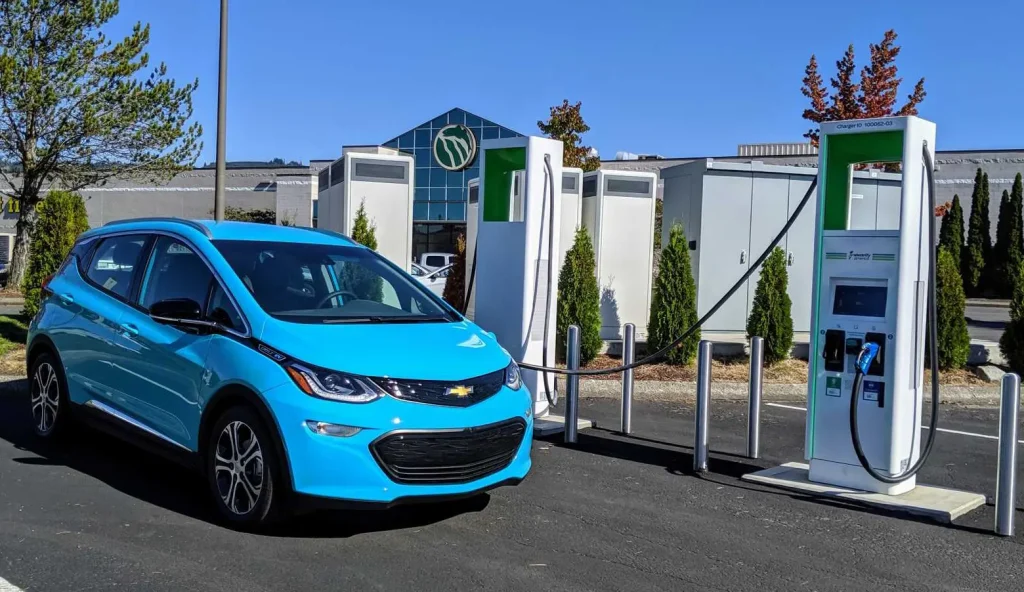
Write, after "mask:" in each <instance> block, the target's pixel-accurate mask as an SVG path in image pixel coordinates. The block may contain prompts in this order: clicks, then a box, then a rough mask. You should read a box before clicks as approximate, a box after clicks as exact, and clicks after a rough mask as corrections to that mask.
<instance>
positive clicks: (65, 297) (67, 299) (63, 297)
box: [57, 294, 75, 304]
mask: <svg viewBox="0 0 1024 592" xmlns="http://www.w3.org/2000/svg"><path fill="white" fill-rule="evenodd" d="M57 298H60V301H61V302H63V303H64V304H73V303H74V302H75V297H74V296H72V295H71V294H59V295H57Z"/></svg>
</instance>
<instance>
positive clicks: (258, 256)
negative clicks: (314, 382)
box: [213, 240, 455, 323]
mask: <svg viewBox="0 0 1024 592" xmlns="http://www.w3.org/2000/svg"><path fill="white" fill-rule="evenodd" d="M213 244H214V246H215V247H216V248H217V249H218V250H219V251H220V252H221V254H222V255H223V256H224V258H225V259H227V261H228V264H229V265H231V268H232V269H234V271H235V273H237V274H238V277H239V278H240V279H241V280H242V282H243V283H244V284H245V285H246V287H247V288H248V289H249V291H250V292H251V293H252V295H253V297H255V299H256V302H258V303H259V305H260V306H261V307H262V308H263V310H265V311H266V312H267V313H268V314H270V315H272V316H273V317H275V318H278V319H281V320H285V321H290V322H296V323H416V322H446V321H454V320H455V317H454V316H453V315H452V314H451V313H450V312H449V311H448V310H447V309H446V308H444V307H443V306H442V305H441V304H440V303H438V302H437V301H436V300H435V297H434V296H433V295H432V294H431V293H429V292H428V291H427V290H426V289H425V288H423V287H422V285H421V284H420V283H419V282H417V281H415V280H411V279H410V278H409V277H408V276H406V275H405V274H404V273H402V272H401V271H400V270H398V269H397V268H395V267H394V266H392V265H391V264H390V263H388V262H387V261H386V260H385V259H384V258H383V257H381V256H380V255H378V254H377V253H374V252H373V251H370V250H368V249H364V248H361V247H350V246H342V245H314V244H303V243H286V242H264V241H243V240H217V241H213Z"/></svg>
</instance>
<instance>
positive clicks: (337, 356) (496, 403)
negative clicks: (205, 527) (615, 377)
mask: <svg viewBox="0 0 1024 592" xmlns="http://www.w3.org/2000/svg"><path fill="white" fill-rule="evenodd" d="M27 366H28V376H29V381H30V386H31V388H30V390H31V407H32V421H33V422H34V425H35V430H36V433H37V434H38V435H39V436H41V437H44V438H53V437H56V436H58V435H65V436H66V435H67V434H69V433H77V431H76V432H69V431H66V430H65V429H64V428H66V427H67V425H68V424H69V423H71V422H73V421H77V420H79V419H83V420H89V421H90V423H94V424H98V425H101V426H103V427H105V428H108V429H113V430H114V431H116V432H117V433H118V434H119V435H122V436H124V437H126V438H128V439H130V440H131V441H133V442H135V443H137V444H139V445H141V446H145V447H147V448H148V449H150V450H152V451H154V452H166V453H169V455H170V456H171V457H172V458H175V459H180V460H183V461H185V462H187V463H188V464H190V465H191V466H194V467H196V468H197V469H198V470H200V471H202V472H203V474H204V475H205V478H206V479H207V481H208V482H209V486H210V489H211V492H212V494H213V498H214V500H215V503H216V505H217V507H218V508H219V510H220V512H221V514H222V515H223V516H224V518H225V519H226V520H227V521H229V522H232V523H234V524H236V525H238V526H253V525H260V524H265V523H267V522H270V521H272V520H274V519H275V518H279V517H281V516H283V515H286V513H287V510H288V509H290V508H292V507H293V505H292V503H293V502H296V501H298V502H312V504H313V505H330V506H334V505H342V506H345V505H360V506H361V505H364V504H367V503H368V504H371V505H374V506H380V507H386V506H389V505H393V504H397V503H401V502H405V501H423V500H432V499H439V498H445V499H447V498H451V497H460V496H469V495H474V494H477V493H479V492H482V491H484V490H487V489H491V488H494V487H498V486H502V485H511V484H516V483H518V482H519V481H521V480H522V479H523V478H524V477H525V476H526V474H527V472H528V471H529V469H530V444H531V434H532V431H533V417H532V406H531V397H530V394H529V392H528V391H527V389H526V388H525V387H524V386H523V385H522V383H521V380H520V376H519V369H518V367H517V366H516V364H515V362H514V361H513V360H512V359H511V358H510V356H509V354H508V352H507V351H506V350H504V349H503V348H502V347H501V346H500V345H499V344H498V342H497V341H496V340H495V339H494V337H493V336H492V335H491V334H489V333H487V332H485V331H483V330H481V329H480V328H478V327H477V326H475V325H473V324H472V323H470V322H469V321H467V320H466V319H465V318H463V317H462V316H461V315H460V314H459V313H458V312H457V311H456V310H454V309H453V308H452V307H451V306H449V305H448V304H446V303H445V302H444V301H443V300H441V299H440V298H438V297H437V296H436V295H434V294H433V293H431V292H430V291H429V290H427V289H426V288H425V287H423V286H422V284H420V283H419V282H417V281H416V280H415V279H414V278H412V277H411V276H409V275H408V274H406V273H405V272H404V271H403V270H401V269H400V268H398V267H397V266H395V265H393V264H392V263H391V262H389V261H387V260H386V259H384V258H383V257H381V256H380V255H378V254H377V253H375V252H374V251H372V250H370V249H367V248H365V247H362V246H361V245H358V244H357V243H355V242H353V241H351V240H350V239H348V238H346V237H344V236H342V235H340V234H335V233H331V232H328V231H322V230H316V229H310V228H295V227H283V226H269V225H263V224H249V223H237V222H220V223H214V222H213V221H189V220H179V219H148V220H144V219H141V220H129V221H124V222H119V223H112V224H108V225H106V226H103V227H101V228H97V229H93V230H90V231H88V232H86V233H84V234H82V235H81V236H80V237H79V239H78V241H77V242H76V244H75V246H74V249H73V250H72V252H71V254H70V255H69V256H68V258H67V260H66V261H64V263H63V264H62V265H61V267H60V269H59V270H58V271H57V272H56V273H55V274H54V275H53V276H52V277H51V278H49V279H48V280H47V281H46V282H45V285H44V286H43V302H42V306H41V309H40V311H39V313H38V314H37V315H36V316H35V318H34V319H32V322H31V324H30V327H29V336H28V352H27ZM126 470H127V468H126Z"/></svg>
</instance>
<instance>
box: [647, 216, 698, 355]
mask: <svg viewBox="0 0 1024 592" xmlns="http://www.w3.org/2000/svg"><path fill="white" fill-rule="evenodd" d="M696 322H697V286H696V284H695V282H694V280H693V272H692V271H691V270H690V248H689V246H688V245H687V242H686V233H685V232H684V231H683V227H682V226H680V225H679V224H678V223H677V224H674V225H673V226H672V229H671V231H670V232H669V238H668V244H667V245H664V246H663V248H662V251H661V259H660V261H659V263H658V274H657V276H656V277H655V280H654V294H653V297H652V299H651V320H650V323H649V324H648V327H647V350H648V351H649V352H654V351H657V350H659V349H661V348H663V347H665V346H667V345H668V344H670V343H672V342H673V341H674V340H675V339H676V338H677V337H679V336H680V335H682V333H683V331H685V330H687V329H689V328H690V326H691V325H693V324H694V323H696ZM699 342H700V330H699V329H698V330H697V331H696V332H694V334H693V335H691V336H690V337H688V338H687V339H685V340H684V341H683V342H682V343H680V344H679V345H678V346H677V347H675V348H673V349H672V350H671V351H670V352H669V354H668V363H670V364H676V365H679V366H684V365H687V364H689V363H691V362H692V361H693V358H694V357H695V356H696V355H697V344H698V343H699Z"/></svg>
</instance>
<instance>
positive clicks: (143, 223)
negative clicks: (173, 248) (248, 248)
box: [82, 218, 357, 246]
mask: <svg viewBox="0 0 1024 592" xmlns="http://www.w3.org/2000/svg"><path fill="white" fill-rule="evenodd" d="M133 230H138V231H140V232H152V231H157V230H168V231H177V232H179V233H181V234H184V235H186V236H189V237H191V238H193V239H194V240H203V239H205V240H258V241H268V242H288V243H304V244H320V245H344V246H354V245H356V244H357V243H356V242H355V241H353V240H352V239H350V238H349V237H347V236H345V235H343V234H341V233H338V232H333V231H330V230H325V229H322V228H309V227H305V226H277V225H274V224H261V223H258V222H233V221H225V222H215V221H213V220H187V219H184V218H131V219H126V220H116V221H113V222H108V223H107V224H105V225H103V226H101V227H99V228H94V229H92V230H88V231H86V232H85V233H83V235H82V237H83V238H85V237H91V236H100V235H104V234H110V233H113V232H124V231H133Z"/></svg>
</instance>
